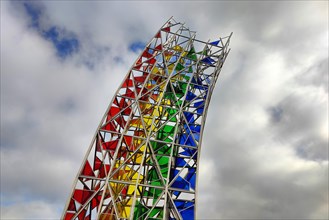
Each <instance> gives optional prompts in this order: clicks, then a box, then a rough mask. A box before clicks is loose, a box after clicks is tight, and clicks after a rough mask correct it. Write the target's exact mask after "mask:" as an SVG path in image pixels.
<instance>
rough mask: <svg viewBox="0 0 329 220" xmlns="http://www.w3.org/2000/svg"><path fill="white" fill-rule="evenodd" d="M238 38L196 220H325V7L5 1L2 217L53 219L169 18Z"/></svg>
mask: <svg viewBox="0 0 329 220" xmlns="http://www.w3.org/2000/svg"><path fill="white" fill-rule="evenodd" d="M171 16H174V19H175V20H177V21H181V22H185V23H186V26H188V27H189V28H190V30H192V31H197V38H198V39H200V40H204V41H207V40H208V39H211V40H216V39H218V37H219V36H227V35H229V34H230V33H231V32H233V36H232V38H231V44H230V47H231V52H230V54H229V56H228V58H227V59H226V62H225V64H224V67H223V69H222V71H221V74H220V76H219V79H218V82H217V85H216V88H215V89H214V93H213V96H212V100H211V103H210V107H209V111H208V116H207V121H206V126H205V130H204V135H203V143H202V150H201V158H200V173H199V177H198V204H197V217H198V219H225V220H226V219H327V218H328V217H329V216H328V215H329V214H328V193H329V192H328V187H329V185H328V20H329V19H328V1H264V2H262V1H179V2H176V1H165V2H155V1H121V2H119V1H93V2H91V1H1V145H0V146H1V215H0V218H1V219H59V218H60V216H61V213H62V210H63V208H64V206H65V203H66V200H67V198H68V196H69V194H70V191H71V187H72V184H73V180H74V178H75V176H76V174H77V172H78V170H79V167H80V165H81V163H82V161H83V157H84V154H85V153H86V151H87V148H88V145H89V144H90V141H91V139H92V137H93V134H94V132H95V131H96V128H97V125H98V123H99V122H100V120H101V118H102V116H103V114H104V112H105V110H106V108H107V106H108V105H109V103H110V101H111V98H112V97H113V95H114V93H115V91H116V89H117V87H118V85H119V84H120V83H121V81H122V80H123V78H124V76H125V74H126V73H127V72H128V70H129V69H130V67H131V65H132V64H133V62H134V61H135V59H136V58H137V56H138V55H139V53H140V52H141V49H142V48H143V47H144V45H145V44H146V42H148V41H149V40H150V39H151V38H152V37H153V36H154V34H155V33H156V32H157V30H158V29H159V28H160V27H161V26H162V25H163V24H164V23H165V22H166V21H167V20H168V19H169V18H170V17H171Z"/></svg>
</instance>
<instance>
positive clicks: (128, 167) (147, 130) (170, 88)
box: [62, 18, 232, 220]
mask: <svg viewBox="0 0 329 220" xmlns="http://www.w3.org/2000/svg"><path fill="white" fill-rule="evenodd" d="M195 35H196V34H195V32H192V31H190V30H189V29H188V28H187V27H185V25H184V24H181V23H179V22H176V21H175V20H174V19H173V18H171V19H169V21H168V22H166V23H165V24H164V25H163V26H162V27H161V28H160V30H159V31H158V32H157V33H156V35H155V36H154V37H153V38H152V39H151V41H150V42H149V43H148V44H147V46H146V47H145V49H144V50H143V51H142V53H141V55H140V56H139V57H138V59H137V60H136V62H135V63H134V64H133V66H132V67H131V69H130V70H129V72H128V74H127V75H126V77H125V79H124V81H123V83H122V84H121V86H120V87H119V89H118V91H117V93H116V94H115V96H114V98H113V100H112V102H111V103H110V105H109V107H108V109H107V111H106V113H105V115H104V117H103V119H102V121H101V123H100V125H99V127H98V128H97V131H96V133H95V136H94V138H93V140H92V143H91V145H90V147H89V149H88V151H87V154H86V156H85V158H84V162H83V164H82V166H81V168H80V171H79V172H78V175H77V177H76V180H75V183H74V186H73V189H72V193H71V196H70V198H69V200H68V202H67V204H66V207H65V209H64V212H63V216H62V219H65V220H66V219H78V220H87V219H88V220H89V219H194V218H195V209H196V208H195V193H196V183H197V181H196V179H197V174H198V159H199V156H200V154H199V153H200V147H201V140H202V133H203V129H204V124H205V118H206V114H207V108H208V105H209V101H210V98H211V94H212V91H213V89H214V86H215V82H216V80H217V78H218V75H219V73H220V70H221V68H222V65H223V63H224V61H225V59H226V57H227V55H228V53H229V49H228V44H229V40H230V37H231V35H232V34H231V35H230V36H227V37H224V38H219V39H218V40H216V41H213V42H210V41H208V42H203V41H200V40H197V39H195Z"/></svg>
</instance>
